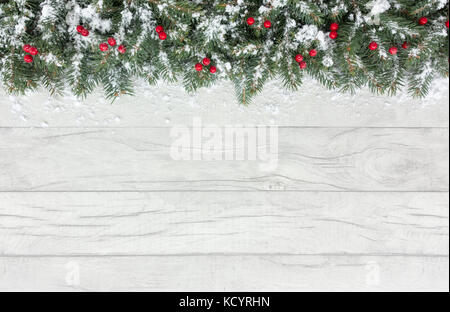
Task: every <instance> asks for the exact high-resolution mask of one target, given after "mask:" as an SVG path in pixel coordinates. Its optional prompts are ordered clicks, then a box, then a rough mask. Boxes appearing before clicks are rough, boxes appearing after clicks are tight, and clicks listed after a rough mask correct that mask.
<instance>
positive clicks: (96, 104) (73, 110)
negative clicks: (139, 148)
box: [0, 79, 449, 128]
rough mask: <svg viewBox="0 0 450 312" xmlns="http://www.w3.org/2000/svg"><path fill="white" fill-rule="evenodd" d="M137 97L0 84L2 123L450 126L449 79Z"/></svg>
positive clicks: (146, 92) (156, 90) (220, 88)
mask: <svg viewBox="0 0 450 312" xmlns="http://www.w3.org/2000/svg"><path fill="white" fill-rule="evenodd" d="M136 95H137V96H135V97H124V98H121V99H119V100H117V101H115V102H114V103H113V104H111V103H109V102H108V101H106V100H105V99H104V97H103V92H101V91H99V92H96V93H95V94H93V95H91V96H89V97H88V98H87V99H86V100H77V99H76V98H73V97H56V98H52V97H49V96H48V95H47V93H46V92H38V93H36V94H30V95H27V96H23V97H17V98H12V97H8V96H7V95H6V94H5V92H4V90H2V89H1V88H0V116H1V117H0V127H42V126H45V127H79V128H83V127H88V126H90V127H132V128H136V127H149V126H150V127H161V126H162V127H165V126H167V123H170V124H185V125H189V124H191V123H192V118H193V117H200V118H202V120H203V121H204V122H205V123H208V124H217V125H219V126H223V125H229V124H236V123H238V124H263V125H270V124H276V125H280V126H309V127H448V124H449V106H448V104H446V103H448V101H449V93H448V79H444V80H440V81H438V82H436V83H434V84H433V88H432V91H431V95H430V96H429V97H428V98H426V99H423V100H415V99H411V98H410V97H409V96H407V95H404V94H400V95H398V96H395V97H388V96H379V95H374V94H371V93H370V92H369V91H368V90H362V91H358V93H357V94H356V95H355V96H352V95H340V94H337V93H336V92H335V91H330V90H327V89H325V88H324V87H321V86H319V85H318V84H317V83H316V82H314V81H306V82H305V84H304V85H303V87H302V88H301V89H300V91H299V92H286V91H284V90H283V87H282V83H281V82H277V81H273V82H271V83H269V84H268V85H267V86H266V87H265V88H264V91H263V93H262V94H261V95H260V96H258V97H257V98H256V99H255V101H254V103H253V104H252V105H249V106H242V105H239V104H237V102H236V100H235V97H234V88H233V86H232V85H231V84H229V83H221V84H219V85H217V86H215V87H214V88H211V89H203V90H200V92H199V93H198V94H197V95H195V96H188V95H187V94H186V92H185V91H184V90H183V88H182V87H181V86H168V85H167V84H165V83H162V84H159V85H157V86H155V87H149V86H147V85H146V86H145V87H144V86H143V87H138V88H137V90H136Z"/></svg>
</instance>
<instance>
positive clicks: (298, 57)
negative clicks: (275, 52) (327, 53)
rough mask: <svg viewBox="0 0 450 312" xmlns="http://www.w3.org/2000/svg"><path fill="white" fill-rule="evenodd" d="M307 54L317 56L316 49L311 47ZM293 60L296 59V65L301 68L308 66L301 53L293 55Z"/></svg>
mask: <svg viewBox="0 0 450 312" xmlns="http://www.w3.org/2000/svg"><path fill="white" fill-rule="evenodd" d="M309 56H311V57H316V56H317V50H315V49H312V50H310V51H309ZM295 60H296V61H297V63H298V65H299V66H300V68H301V69H306V67H308V64H307V63H306V62H305V58H304V57H303V55H301V54H297V55H296V56H295Z"/></svg>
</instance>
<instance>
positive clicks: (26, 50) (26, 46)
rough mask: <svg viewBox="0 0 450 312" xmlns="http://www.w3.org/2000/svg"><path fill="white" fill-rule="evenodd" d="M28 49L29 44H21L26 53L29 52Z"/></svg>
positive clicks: (29, 47)
mask: <svg viewBox="0 0 450 312" xmlns="http://www.w3.org/2000/svg"><path fill="white" fill-rule="evenodd" d="M30 49H31V46H30V45H29V44H26V45H24V46H23V50H24V51H25V52H26V53H30Z"/></svg>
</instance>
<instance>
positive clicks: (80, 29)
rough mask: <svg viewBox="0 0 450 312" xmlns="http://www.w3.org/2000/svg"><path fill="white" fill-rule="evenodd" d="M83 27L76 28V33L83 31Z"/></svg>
mask: <svg viewBox="0 0 450 312" xmlns="http://www.w3.org/2000/svg"><path fill="white" fill-rule="evenodd" d="M83 29H84V27H83V26H81V25H78V26H77V31H78V32H79V33H80V34H81V32H82V31H83Z"/></svg>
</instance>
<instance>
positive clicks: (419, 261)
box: [0, 80, 449, 291]
mask: <svg viewBox="0 0 450 312" xmlns="http://www.w3.org/2000/svg"><path fill="white" fill-rule="evenodd" d="M436 88H437V89H436ZM435 89H436V90H437V91H436V90H435V92H434V93H433V94H434V95H433V96H431V97H430V98H428V99H426V100H422V101H419V100H411V99H410V98H408V97H406V96H399V97H397V98H387V97H381V96H374V95H371V94H369V93H368V92H365V91H363V92H359V93H358V95H357V96H355V97H352V96H336V95H335V94H334V93H333V92H330V91H326V90H324V89H322V88H318V87H317V86H315V85H314V84H312V83H310V84H309V85H308V84H307V85H306V86H305V87H303V88H302V90H301V91H300V92H298V93H296V94H290V93H287V92H283V91H280V89H279V88H278V85H277V83H276V82H274V83H272V84H271V85H269V86H268V87H267V88H266V90H265V91H264V94H262V95H261V96H260V97H259V98H258V99H257V100H256V101H255V103H254V104H253V105H252V106H250V107H242V106H238V105H237V104H236V103H235V101H234V97H232V96H231V93H232V87H231V86H229V85H226V84H225V85H222V86H218V87H215V88H214V89H212V90H203V91H202V92H200V93H199V94H198V95H197V96H194V97H190V96H187V95H185V94H184V92H183V91H182V89H181V88H179V87H177V86H170V87H169V86H157V87H151V88H142V89H139V90H138V92H137V95H138V96H137V97H135V98H124V99H121V100H119V101H117V102H115V103H114V104H113V105H111V104H108V103H107V102H106V101H104V100H102V99H101V98H99V96H98V95H93V96H91V97H89V98H88V99H86V100H85V101H82V102H80V101H76V100H74V99H71V98H56V99H49V98H48V97H47V95H46V94H45V93H43V92H40V93H38V94H35V95H29V96H24V97H19V98H12V97H8V96H7V95H5V93H4V91H3V90H0V290H1V291H11V290H32V291H36V290H46V291H47V290H48V291H53V290H56V291H111V290H132V291H138V290H139V291H288V290H289V291H316V290H319V291H365V290H367V291H404V290H406V291H409V290H422V291H436V290H437V291H448V289H449V193H448V192H449V143H448V140H449V107H448V100H449V95H448V80H444V81H439V82H437V83H436V86H435ZM194 117H200V118H202V120H203V122H204V123H205V124H211V123H212V124H216V125H218V126H224V125H229V124H231V125H233V124H239V123H240V124H262V125H279V126H280V130H279V135H280V156H279V158H280V160H279V166H278V168H277V170H276V171H275V172H272V173H264V172H261V171H260V170H259V167H258V164H255V163H254V162H205V161H200V162H175V161H173V160H172V159H171V158H170V155H169V146H170V143H171V139H170V137H169V131H170V128H171V127H172V126H173V125H178V124H185V125H190V124H191V123H192V119H193V118H194Z"/></svg>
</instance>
